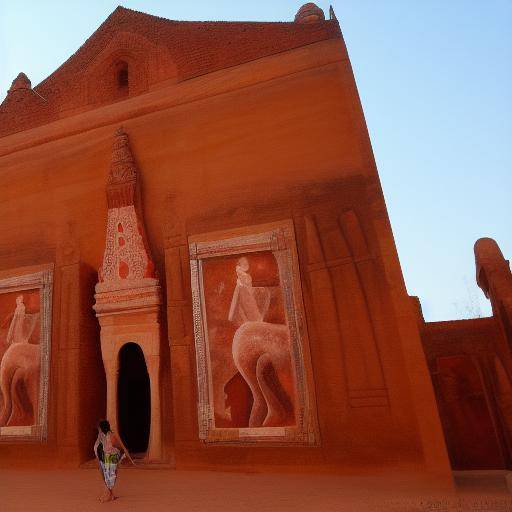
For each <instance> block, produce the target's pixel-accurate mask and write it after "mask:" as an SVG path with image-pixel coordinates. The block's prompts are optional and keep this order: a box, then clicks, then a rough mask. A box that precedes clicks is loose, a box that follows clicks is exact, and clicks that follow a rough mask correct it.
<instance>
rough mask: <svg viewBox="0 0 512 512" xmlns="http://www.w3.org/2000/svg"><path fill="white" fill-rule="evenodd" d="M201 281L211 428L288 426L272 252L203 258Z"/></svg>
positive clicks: (292, 407) (282, 320)
mask: <svg viewBox="0 0 512 512" xmlns="http://www.w3.org/2000/svg"><path fill="white" fill-rule="evenodd" d="M203 279H204V297H205V308H206V319H207V326H208V327H207V328H208V345H209V352H210V353H209V356H210V367H211V369H212V388H213V389H212V392H213V402H214V415H215V425H216V427H217V428H219V427H224V428H235V427H238V428H247V427H249V428H257V427H284V426H291V425H294V424H295V421H296V420H295V415H296V390H295V379H294V375H293V370H292V358H291V341H290V333H289V329H288V326H287V323H286V315H285V309H284V299H283V290H282V286H281V282H280V276H279V269H278V265H277V262H276V259H275V257H274V255H273V254H272V252H271V251H262V252H255V253H248V254H245V255H230V256H225V257H221V258H212V259H209V260H208V261H204V262H203Z"/></svg>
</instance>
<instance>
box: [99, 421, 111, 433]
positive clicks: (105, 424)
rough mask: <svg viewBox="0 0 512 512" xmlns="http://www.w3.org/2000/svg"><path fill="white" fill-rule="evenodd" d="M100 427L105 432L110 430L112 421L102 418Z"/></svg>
mask: <svg viewBox="0 0 512 512" xmlns="http://www.w3.org/2000/svg"><path fill="white" fill-rule="evenodd" d="M99 427H100V430H101V431H102V432H103V433H104V434H107V433H108V432H110V423H109V422H108V421H107V420H101V421H100V423H99Z"/></svg>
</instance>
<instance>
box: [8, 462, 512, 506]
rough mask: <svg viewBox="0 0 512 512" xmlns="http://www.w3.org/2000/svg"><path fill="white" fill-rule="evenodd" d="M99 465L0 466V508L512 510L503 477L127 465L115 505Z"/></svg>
mask: <svg viewBox="0 0 512 512" xmlns="http://www.w3.org/2000/svg"><path fill="white" fill-rule="evenodd" d="M101 492H102V485H101V480H100V475H99V472H98V471H96V470H94V469H87V470H85V469H79V470H61V471H29V470H2V471H0V511H1V512H18V511H19V512H21V511H23V512H50V511H51V512H61V511H62V512H93V511H97V510H98V511H116V512H117V511H122V512H135V511H151V512H160V511H165V512H169V511H173V512H216V511H222V512H252V511H258V512H306V511H307V512H341V511H350V512H359V511H365V512H366V511H368V512H381V511H391V512H420V511H422V512H423V511H425V512H434V511H435V512H448V511H449V512H469V511H472V510H473V511H479V512H483V511H486V512H487V511H495V512H505V511H512V498H511V497H510V495H509V494H508V493H507V491H506V488H505V486H504V485H503V481H502V480H500V481H499V483H498V480H496V478H494V479H487V480H485V479H481V478H480V479H475V480H474V481H473V482H472V483H471V485H470V486H468V485H465V486H464V490H461V489H459V491H457V492H449V491H448V492H444V493H436V492H432V491H428V490H427V489H426V488H425V487H424V486H423V487H422V486H421V485H420V484H419V483H418V482H417V481H414V480H413V479H411V478H408V479H404V478H403V477H398V476H390V475H388V476H386V477H384V476H381V477H371V478H370V477H356V476H345V475H304V474H300V475H290V474H285V475H283V474H240V473H218V472H215V473H214V472H188V471H172V470H158V471H157V470H138V469H137V470H129V471H126V470H123V469H121V472H120V475H119V479H118V485H117V486H116V492H117V494H118V495H119V496H120V498H119V499H118V500H116V501H115V502H111V503H105V504H100V503H98V502H97V501H96V500H97V496H98V495H99V494H100V493H101Z"/></svg>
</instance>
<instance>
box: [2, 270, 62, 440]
mask: <svg viewBox="0 0 512 512" xmlns="http://www.w3.org/2000/svg"><path fill="white" fill-rule="evenodd" d="M52 287H53V269H52V267H45V268H44V269H42V270H39V271H36V272H34V271H32V272H30V271H29V272H27V273H23V274H20V273H16V275H12V276H9V277H1V276H0V442H3V441H12V440H29V441H30V440H32V441H45V440H46V437H47V413H48V377H49V375H48V374H49V364H50V338H51V312H52Z"/></svg>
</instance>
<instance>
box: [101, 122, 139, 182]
mask: <svg viewBox="0 0 512 512" xmlns="http://www.w3.org/2000/svg"><path fill="white" fill-rule="evenodd" d="M114 137H115V138H114V144H113V146H112V164H111V165H110V173H109V175H108V185H119V184H121V183H127V182H130V181H136V180H137V168H136V166H135V160H134V159H133V155H132V152H131V149H130V142H129V140H128V135H127V134H126V132H125V131H124V130H123V128H122V127H120V128H119V129H118V130H117V131H116V133H115V135H114Z"/></svg>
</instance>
